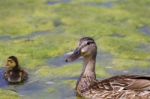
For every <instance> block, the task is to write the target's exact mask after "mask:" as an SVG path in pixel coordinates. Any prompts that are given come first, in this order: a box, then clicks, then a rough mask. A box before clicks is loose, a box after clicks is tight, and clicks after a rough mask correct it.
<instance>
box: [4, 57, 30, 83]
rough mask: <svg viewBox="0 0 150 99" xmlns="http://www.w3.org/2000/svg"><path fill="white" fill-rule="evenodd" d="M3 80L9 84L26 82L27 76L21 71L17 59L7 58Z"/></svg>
mask: <svg viewBox="0 0 150 99" xmlns="http://www.w3.org/2000/svg"><path fill="white" fill-rule="evenodd" d="M4 78H5V79H6V80H7V81H8V83H11V84H16V83H21V82H24V81H25V80H27V78H28V74H27V72H26V71H24V70H23V69H21V67H20V65H19V62H18V59H17V57H15V56H10V57H8V59H7V63H6V71H5V73H4Z"/></svg>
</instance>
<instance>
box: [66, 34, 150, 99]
mask: <svg viewBox="0 0 150 99" xmlns="http://www.w3.org/2000/svg"><path fill="white" fill-rule="evenodd" d="M96 55H97V45H96V43H95V41H94V40H93V39H92V38H90V37H84V38H81V39H80V41H79V45H78V47H77V48H76V49H75V51H74V52H73V53H72V54H71V55H69V56H68V57H67V59H66V62H70V61H74V60H76V59H77V58H79V57H80V56H82V57H83V61H84V67H83V72H82V73H81V76H80V78H79V80H78V82H77V84H76V92H77V94H78V95H79V96H81V97H84V98H89V99H150V77H147V76H139V75H120V76H114V77H111V78H108V79H104V80H101V81H98V80H96V74H95V63H96Z"/></svg>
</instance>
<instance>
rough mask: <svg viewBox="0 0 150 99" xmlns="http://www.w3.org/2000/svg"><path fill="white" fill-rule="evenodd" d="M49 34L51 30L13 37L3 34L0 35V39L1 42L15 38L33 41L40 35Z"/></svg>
mask: <svg viewBox="0 0 150 99" xmlns="http://www.w3.org/2000/svg"><path fill="white" fill-rule="evenodd" d="M48 34H49V32H35V33H32V34H29V35H25V36H17V37H11V36H10V35H3V36H0V41H1V42H7V41H13V40H24V41H33V40H35V39H36V38H38V37H40V36H45V35H48Z"/></svg>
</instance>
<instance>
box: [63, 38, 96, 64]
mask: <svg viewBox="0 0 150 99" xmlns="http://www.w3.org/2000/svg"><path fill="white" fill-rule="evenodd" d="M96 54H97V46H96V43H95V41H94V39H92V38H91V37H83V38H81V39H80V41H79V44H78V47H77V48H76V49H75V50H74V52H73V53H72V54H71V55H70V56H69V57H68V58H67V59H66V62H70V61H74V60H76V59H77V58H79V57H80V56H82V57H84V58H95V57H96Z"/></svg>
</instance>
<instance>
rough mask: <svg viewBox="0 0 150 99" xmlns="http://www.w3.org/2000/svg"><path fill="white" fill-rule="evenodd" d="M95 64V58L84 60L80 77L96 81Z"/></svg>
mask: <svg viewBox="0 0 150 99" xmlns="http://www.w3.org/2000/svg"><path fill="white" fill-rule="evenodd" d="M95 63H96V56H92V57H85V58H84V68H83V73H82V77H90V78H92V79H96V74H95Z"/></svg>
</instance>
